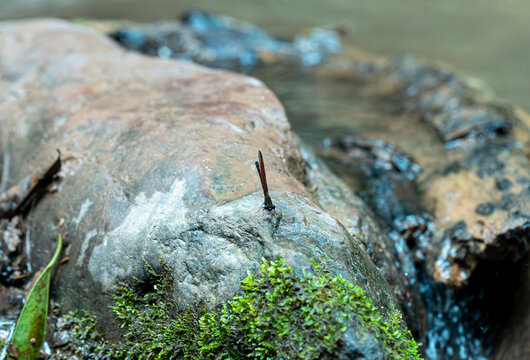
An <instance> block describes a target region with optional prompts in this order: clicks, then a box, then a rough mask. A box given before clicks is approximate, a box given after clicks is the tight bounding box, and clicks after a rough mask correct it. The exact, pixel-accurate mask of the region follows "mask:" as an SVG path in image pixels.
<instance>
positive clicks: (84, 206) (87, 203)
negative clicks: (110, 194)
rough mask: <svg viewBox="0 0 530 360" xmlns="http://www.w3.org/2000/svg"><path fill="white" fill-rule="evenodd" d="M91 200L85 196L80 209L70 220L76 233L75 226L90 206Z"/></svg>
mask: <svg viewBox="0 0 530 360" xmlns="http://www.w3.org/2000/svg"><path fill="white" fill-rule="evenodd" d="M92 204H93V203H92V200H90V199H89V198H87V199H86V200H85V201H84V202H83V204H81V209H79V214H77V217H76V218H75V219H73V220H72V222H73V223H74V224H75V231H76V233H77V228H78V227H79V224H80V223H81V220H83V218H84V217H85V215H86V213H87V211H88V210H89V209H90V207H91V206H92Z"/></svg>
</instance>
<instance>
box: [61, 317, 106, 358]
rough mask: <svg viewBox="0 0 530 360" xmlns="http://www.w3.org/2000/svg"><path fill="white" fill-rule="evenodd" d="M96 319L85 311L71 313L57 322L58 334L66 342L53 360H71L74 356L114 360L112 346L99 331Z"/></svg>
mask: <svg viewBox="0 0 530 360" xmlns="http://www.w3.org/2000/svg"><path fill="white" fill-rule="evenodd" d="M96 327H97V321H96V318H95V317H94V316H93V315H91V314H90V313H89V312H88V311H85V310H76V311H71V312H69V313H68V314H66V315H65V316H63V317H62V318H60V319H59V320H58V321H57V324H56V330H55V331H56V333H58V336H57V337H58V338H60V339H61V341H62V342H64V346H62V347H61V348H60V351H59V352H56V353H55V354H54V357H53V359H60V360H62V359H64V360H66V359H71V358H72V354H75V355H77V357H79V358H82V359H94V358H96V359H112V358H113V351H112V348H113V347H112V346H111V345H109V344H108V343H107V342H106V341H105V339H104V337H103V335H102V334H100V333H99V332H98V331H97V329H96Z"/></svg>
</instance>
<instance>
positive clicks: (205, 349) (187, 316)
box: [89, 259, 420, 360]
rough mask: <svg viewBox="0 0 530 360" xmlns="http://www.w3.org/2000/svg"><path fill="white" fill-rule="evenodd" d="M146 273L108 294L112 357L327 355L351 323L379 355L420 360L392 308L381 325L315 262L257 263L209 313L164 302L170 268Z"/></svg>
mask: <svg viewBox="0 0 530 360" xmlns="http://www.w3.org/2000/svg"><path fill="white" fill-rule="evenodd" d="M147 272H148V274H149V277H148V279H147V281H143V282H140V281H138V280H134V281H131V282H128V283H124V284H121V285H120V286H119V288H118V291H117V294H116V295H115V296H114V300H115V301H116V305H115V306H114V307H112V309H113V311H114V313H115V314H116V316H117V318H118V319H119V321H120V322H121V326H122V328H124V329H125V341H124V342H123V343H121V344H117V345H114V346H113V347H112V358H116V359H216V360H217V359H322V358H334V354H336V353H337V351H340V348H341V346H343V345H344V338H343V335H344V333H345V331H346V330H347V329H348V328H349V327H350V326H353V325H354V324H355V329H361V330H359V331H360V332H361V333H362V332H366V331H369V332H371V333H372V334H373V335H374V336H375V338H377V339H378V340H379V341H380V343H381V344H382V345H381V347H382V348H383V349H384V352H385V353H386V355H385V358H388V359H420V356H419V354H418V350H417V348H418V346H419V344H418V343H416V342H415V341H414V340H413V339H412V337H411V335H410V332H409V331H408V330H406V329H405V328H404V326H403V324H402V320H401V315H400V313H399V311H397V310H396V309H395V308H392V309H391V311H390V312H389V314H388V320H385V319H384V318H383V316H382V315H380V313H379V312H378V311H377V309H376V307H375V306H374V305H373V303H372V301H370V300H369V299H368V298H367V297H366V296H365V294H364V290H363V289H361V288H360V287H358V286H354V285H352V284H351V283H350V282H348V281H347V280H345V279H343V278H342V277H341V276H340V275H333V274H332V273H331V272H329V271H327V270H325V269H323V268H322V267H320V266H318V265H317V264H316V263H313V269H312V272H311V273H309V272H297V271H296V270H295V269H294V268H293V267H291V266H287V265H286V263H285V261H284V260H283V259H279V260H277V261H272V262H268V261H265V260H263V264H262V267H261V272H260V274H258V275H251V274H249V275H248V277H247V278H246V279H244V280H243V281H242V291H241V294H240V295H238V296H236V297H235V298H234V299H233V300H231V301H228V302H227V303H225V304H224V305H223V306H221V307H220V308H218V309H215V310H213V311H207V310H206V309H205V307H201V306H198V305H196V306H194V307H192V308H189V309H185V310H180V309H178V307H177V305H176V303H175V302H174V301H173V300H171V299H169V300H168V295H169V294H172V283H171V276H170V273H169V270H168V269H166V268H165V267H164V266H162V268H161V270H159V271H155V270H153V268H151V267H150V266H147ZM201 308H202V309H201ZM199 309H201V310H199ZM90 326H92V325H91V324H89V327H90ZM101 354H104V355H105V356H109V354H110V352H109V351H107V352H104V353H103V352H101Z"/></svg>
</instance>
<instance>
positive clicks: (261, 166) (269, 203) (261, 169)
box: [256, 150, 276, 211]
mask: <svg viewBox="0 0 530 360" xmlns="http://www.w3.org/2000/svg"><path fill="white" fill-rule="evenodd" d="M258 155H259V163H258V162H257V161H256V170H258V175H259V179H260V181H261V187H262V188H263V196H264V197H265V201H264V202H263V208H264V209H265V210H268V211H272V210H274V208H275V207H276V206H274V204H273V203H272V200H271V197H270V196H269V188H268V186H267V175H266V174H265V164H263V155H262V154H261V150H259V151H258Z"/></svg>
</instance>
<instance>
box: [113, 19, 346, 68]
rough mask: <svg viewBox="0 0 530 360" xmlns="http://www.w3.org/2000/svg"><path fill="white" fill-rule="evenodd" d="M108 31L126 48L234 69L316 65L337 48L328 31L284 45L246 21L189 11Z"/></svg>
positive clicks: (334, 36)
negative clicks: (174, 17) (276, 64)
mask: <svg viewBox="0 0 530 360" xmlns="http://www.w3.org/2000/svg"><path fill="white" fill-rule="evenodd" d="M107 31H109V32H110V36H111V37H112V38H113V39H115V40H116V41H118V42H119V43H120V44H121V45H122V46H124V47H125V48H126V49H129V50H134V51H138V52H141V53H145V54H148V55H152V56H159V57H162V58H174V59H181V60H193V61H194V62H198V63H200V64H205V65H208V66H214V67H220V68H228V69H238V70H250V69H252V68H254V67H256V66H258V65H260V64H264V63H274V62H278V61H282V62H293V63H299V64H301V65H305V66H311V65H317V64H319V63H321V62H323V61H324V60H325V59H326V58H327V57H328V56H329V55H330V54H335V53H337V52H339V51H340V49H341V45H340V41H339V35H338V34H337V33H336V32H334V31H331V30H325V29H313V30H311V32H309V33H308V34H304V35H300V36H298V37H296V38H295V39H293V41H292V42H287V41H281V40H278V39H275V38H273V37H272V36H270V35H269V34H267V33H266V32H265V31H263V30H262V29H260V28H258V27H256V26H254V25H251V24H249V23H246V22H244V21H241V20H237V19H234V18H231V17H229V16H224V15H217V14H212V13H206V12H202V11H190V12H188V13H186V14H184V15H183V16H182V18H181V20H180V21H167V22H161V23H157V24H134V25H123V26H122V25H119V24H114V25H111V26H110V27H108V28H107Z"/></svg>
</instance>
